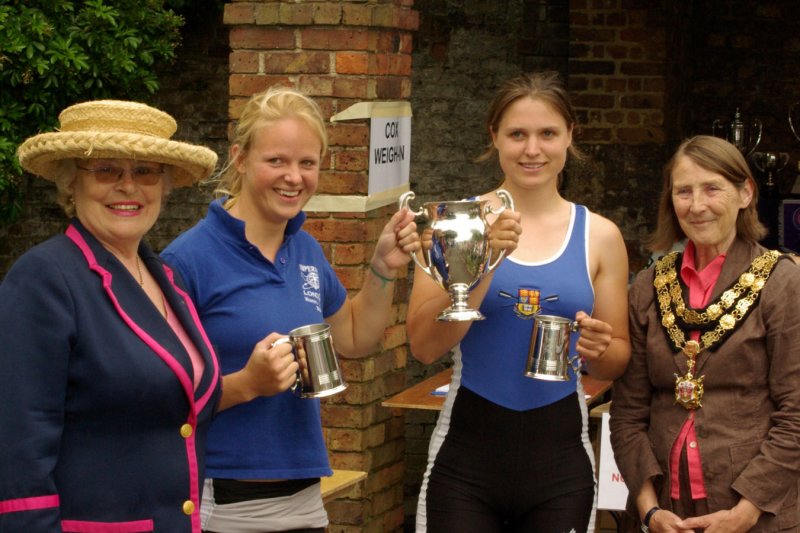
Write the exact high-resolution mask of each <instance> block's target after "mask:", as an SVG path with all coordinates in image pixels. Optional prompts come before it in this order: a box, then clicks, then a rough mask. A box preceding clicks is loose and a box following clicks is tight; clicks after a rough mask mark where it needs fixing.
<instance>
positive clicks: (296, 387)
mask: <svg viewBox="0 0 800 533" xmlns="http://www.w3.org/2000/svg"><path fill="white" fill-rule="evenodd" d="M287 343H288V344H291V345H292V355H293V356H294V360H295V361H297V365H298V368H297V372H296V373H295V379H294V384H292V386H291V387H289V390H290V391H292V393H293V394H294V395H295V396H297V397H298V398H299V397H300V394H301V393H302V392H303V376H302V375H301V374H300V372H301V369H300V368H299V365H300V361H299V360H298V359H297V353H296V352H295V346H294V343H293V342H292V339H291V337H281V338H280V339H278V340H276V341H275V342H273V343H272V346H271V347H275V346H278V345H279V344H287Z"/></svg>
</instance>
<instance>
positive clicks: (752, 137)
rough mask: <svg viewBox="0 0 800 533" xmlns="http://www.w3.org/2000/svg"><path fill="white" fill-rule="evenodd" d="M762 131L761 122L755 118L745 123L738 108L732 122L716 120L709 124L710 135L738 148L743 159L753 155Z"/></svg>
mask: <svg viewBox="0 0 800 533" xmlns="http://www.w3.org/2000/svg"><path fill="white" fill-rule="evenodd" d="M763 129H764V128H763V126H762V124H761V121H760V120H758V119H757V118H756V119H753V120H752V121H749V122H748V121H745V119H743V118H742V113H741V111H739V108H738V107H737V108H736V112H735V113H734V114H733V119H732V120H730V121H727V122H726V121H724V120H720V119H717V120H715V121H714V123H713V124H711V134H712V135H714V136H715V137H721V138H723V139H725V140H726V141H728V142H729V143H731V144H732V145H734V146H735V147H736V148H738V149H739V151H740V152H741V153H742V155H744V156H745V157H747V156H748V155H750V154H751V153H753V151H754V150H755V149H756V147H757V146H758V144H759V143H760V142H761V132H762V130H763Z"/></svg>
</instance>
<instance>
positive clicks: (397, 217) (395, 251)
mask: <svg viewBox="0 0 800 533" xmlns="http://www.w3.org/2000/svg"><path fill="white" fill-rule="evenodd" d="M420 248H421V244H420V238H419V234H418V233H417V225H416V223H414V213H412V212H411V211H409V210H408V208H406V207H404V208H403V209H401V210H400V211H398V212H397V213H395V214H394V215H393V216H392V218H391V219H389V222H387V223H386V225H385V226H384V227H383V231H381V234H380V236H379V237H378V242H377V244H376V245H375V254H374V255H373V257H372V267H373V268H374V269H375V270H377V271H378V272H379V273H380V274H381V275H383V276H385V277H387V278H393V277H395V275H396V273H397V269H399V268H401V267H404V266H405V265H407V264H408V262H409V261H411V253H413V252H416V251H417V250H419V249H420Z"/></svg>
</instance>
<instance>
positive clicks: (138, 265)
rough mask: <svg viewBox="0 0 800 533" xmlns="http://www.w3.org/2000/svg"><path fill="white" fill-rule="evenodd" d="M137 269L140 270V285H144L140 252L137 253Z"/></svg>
mask: <svg viewBox="0 0 800 533" xmlns="http://www.w3.org/2000/svg"><path fill="white" fill-rule="evenodd" d="M136 270H137V271H139V286H140V287H144V276H143V275H142V265H140V264H139V254H136Z"/></svg>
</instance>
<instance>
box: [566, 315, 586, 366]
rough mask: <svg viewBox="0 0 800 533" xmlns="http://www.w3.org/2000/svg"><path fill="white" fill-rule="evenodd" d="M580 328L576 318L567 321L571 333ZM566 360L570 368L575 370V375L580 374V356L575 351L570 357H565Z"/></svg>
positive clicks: (581, 363)
mask: <svg viewBox="0 0 800 533" xmlns="http://www.w3.org/2000/svg"><path fill="white" fill-rule="evenodd" d="M580 329H581V326H580V324H578V321H577V320H573V321H572V322H570V323H569V330H570V331H571V332H572V333H577V332H578V331H580ZM567 362H568V363H569V366H571V367H572V370H573V371H575V375H576V376H580V373H581V367H582V366H583V361H581V356H580V355H578V354H577V353H576V354H575V355H573V356H572V357H567Z"/></svg>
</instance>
